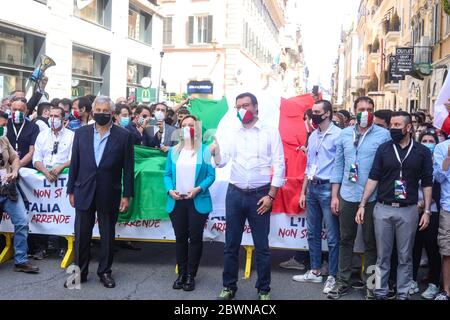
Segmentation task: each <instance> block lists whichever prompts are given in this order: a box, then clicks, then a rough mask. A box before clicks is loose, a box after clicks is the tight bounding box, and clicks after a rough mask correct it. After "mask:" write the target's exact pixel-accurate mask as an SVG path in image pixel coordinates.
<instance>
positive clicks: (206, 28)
mask: <svg viewBox="0 0 450 320" xmlns="http://www.w3.org/2000/svg"><path fill="white" fill-rule="evenodd" d="M188 32H189V38H188V43H189V44H205V43H211V42H212V33H213V16H190V17H189V29H188Z"/></svg>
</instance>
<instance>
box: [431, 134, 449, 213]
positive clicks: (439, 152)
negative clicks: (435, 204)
mask: <svg viewBox="0 0 450 320" xmlns="http://www.w3.org/2000/svg"><path fill="white" fill-rule="evenodd" d="M449 145H450V140H447V141H444V142H442V143H440V144H438V145H437V146H436V149H434V164H433V169H434V179H435V181H437V182H439V183H440V184H441V207H442V209H444V210H445V211H449V212H450V169H449V170H447V171H443V170H442V163H443V162H444V160H445V158H446V157H447V155H448V146H449Z"/></svg>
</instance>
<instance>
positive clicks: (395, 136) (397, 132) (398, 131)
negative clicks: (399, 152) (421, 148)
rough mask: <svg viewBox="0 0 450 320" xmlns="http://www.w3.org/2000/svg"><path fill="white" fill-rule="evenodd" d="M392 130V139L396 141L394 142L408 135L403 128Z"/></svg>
mask: <svg viewBox="0 0 450 320" xmlns="http://www.w3.org/2000/svg"><path fill="white" fill-rule="evenodd" d="M390 132H391V138H392V141H394V143H399V142H400V141H402V140H403V138H404V137H405V136H406V134H405V133H403V129H391V130H390Z"/></svg>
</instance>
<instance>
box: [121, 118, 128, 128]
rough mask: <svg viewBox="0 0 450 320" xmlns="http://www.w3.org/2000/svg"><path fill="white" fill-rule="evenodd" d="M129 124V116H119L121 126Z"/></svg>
mask: <svg viewBox="0 0 450 320" xmlns="http://www.w3.org/2000/svg"><path fill="white" fill-rule="evenodd" d="M129 124H130V118H129V117H120V125H121V126H122V127H126V126H128V125H129Z"/></svg>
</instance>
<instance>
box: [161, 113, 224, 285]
mask: <svg viewBox="0 0 450 320" xmlns="http://www.w3.org/2000/svg"><path fill="white" fill-rule="evenodd" d="M210 159H211V154H210V152H209V148H208V147H207V146H205V145H203V144H202V129H201V126H200V122H199V121H198V120H197V118H196V117H194V116H187V117H185V118H184V119H183V121H182V122H181V125H180V142H179V143H178V144H177V145H176V146H174V147H172V148H170V150H169V154H168V156H167V162H166V171H165V174H164V185H165V187H166V191H167V194H168V197H167V208H166V210H167V212H169V213H170V220H171V221H172V225H173V228H174V231H175V238H176V257H177V263H178V278H177V279H176V280H175V282H174V284H173V288H174V289H178V290H179V289H183V290H184V291H192V290H194V289H195V281H194V279H195V276H196V274H197V270H198V266H199V262H200V258H201V255H202V250H203V229H204V226H205V223H206V221H207V219H208V214H209V213H210V212H211V211H212V202H211V195H210V193H209V187H210V186H211V185H212V184H213V182H214V180H215V177H216V174H215V169H214V168H213V167H212V166H211V163H210Z"/></svg>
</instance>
